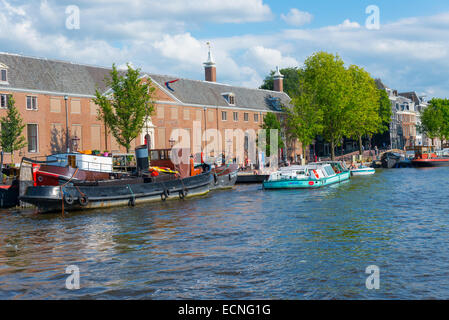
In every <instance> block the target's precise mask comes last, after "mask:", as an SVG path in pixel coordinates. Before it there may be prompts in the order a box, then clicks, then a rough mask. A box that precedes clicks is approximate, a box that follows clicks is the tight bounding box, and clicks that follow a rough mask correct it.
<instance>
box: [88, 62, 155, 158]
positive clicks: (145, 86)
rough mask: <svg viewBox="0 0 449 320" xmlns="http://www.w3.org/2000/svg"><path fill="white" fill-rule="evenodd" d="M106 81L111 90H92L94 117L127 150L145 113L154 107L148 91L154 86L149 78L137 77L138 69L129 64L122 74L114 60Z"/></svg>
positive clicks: (138, 75)
mask: <svg viewBox="0 0 449 320" xmlns="http://www.w3.org/2000/svg"><path fill="white" fill-rule="evenodd" d="M106 83H107V85H108V86H109V87H110V88H111V94H110V95H107V96H105V95H103V94H102V93H101V92H99V91H98V90H96V93H95V96H96V98H95V99H94V100H93V101H94V102H95V103H96V104H97V105H98V106H99V110H98V117H99V118H100V119H101V120H102V121H104V123H105V125H106V126H107V127H108V128H109V131H110V132H111V133H112V135H113V136H114V138H115V139H116V140H117V142H118V143H119V144H120V145H122V146H123V147H125V148H126V152H129V149H130V147H131V142H132V141H133V140H134V139H135V138H137V136H138V135H139V134H140V133H141V131H142V128H143V126H144V123H145V120H146V119H147V116H148V115H151V113H152V112H153V111H154V103H153V100H152V95H153V92H154V90H155V89H154V87H152V86H151V82H150V80H147V81H143V80H142V79H141V77H140V69H133V68H132V67H131V66H130V65H128V70H127V72H126V74H125V75H122V74H120V73H119V71H118V70H117V68H116V66H115V64H114V65H113V66H112V71H111V73H110V78H109V79H106Z"/></svg>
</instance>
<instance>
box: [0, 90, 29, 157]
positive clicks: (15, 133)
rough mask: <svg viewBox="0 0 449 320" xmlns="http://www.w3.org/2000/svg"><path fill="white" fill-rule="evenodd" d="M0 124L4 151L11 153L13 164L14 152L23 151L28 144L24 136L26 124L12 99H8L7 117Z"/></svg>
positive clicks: (0, 138) (0, 136)
mask: <svg viewBox="0 0 449 320" xmlns="http://www.w3.org/2000/svg"><path fill="white" fill-rule="evenodd" d="M0 123H1V131H0V143H1V145H2V150H3V151H5V152H9V153H11V158H12V162H13V163H14V151H17V150H20V149H22V148H23V147H25V146H26V144H27V143H26V140H25V137H24V136H23V135H22V133H23V129H24V128H25V124H23V121H22V117H21V116H20V113H19V111H18V110H17V108H16V107H15V101H14V99H13V98H12V97H9V99H8V112H7V114H6V116H5V117H2V118H1V120H0Z"/></svg>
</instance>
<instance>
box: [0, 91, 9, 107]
mask: <svg viewBox="0 0 449 320" xmlns="http://www.w3.org/2000/svg"><path fill="white" fill-rule="evenodd" d="M9 97H10V95H9V94H0V108H2V109H6V108H8V102H9Z"/></svg>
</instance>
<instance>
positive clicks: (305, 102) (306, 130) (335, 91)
mask: <svg viewBox="0 0 449 320" xmlns="http://www.w3.org/2000/svg"><path fill="white" fill-rule="evenodd" d="M281 73H282V74H284V75H285V79H284V88H286V90H285V91H286V92H287V93H288V94H289V95H290V97H292V104H293V107H292V108H291V109H290V110H287V113H288V121H287V124H288V127H289V132H290V133H291V134H292V135H293V136H294V137H296V138H297V139H298V140H299V141H300V142H301V143H302V145H303V152H305V148H306V147H307V146H308V145H310V144H311V143H312V142H313V140H314V138H315V137H316V136H317V135H321V136H322V137H323V138H324V139H325V140H326V141H327V142H329V143H330V145H331V156H332V159H334V158H335V147H337V146H339V145H340V144H341V141H342V140H343V138H344V137H347V138H349V137H352V138H354V139H357V140H358V141H359V144H360V149H361V141H362V137H364V136H369V137H371V136H372V135H374V134H376V133H382V132H384V131H385V130H387V129H388V126H389V123H390V120H391V106H390V100H389V98H388V95H387V94H386V92H385V90H380V89H378V88H377V85H376V82H375V80H374V79H373V78H372V77H371V76H370V75H369V74H368V73H367V72H366V71H365V70H364V69H362V68H360V67H358V66H355V65H351V66H349V67H348V68H346V67H345V64H344V62H343V60H342V59H341V58H340V57H339V56H338V55H333V54H330V53H327V52H317V53H315V54H313V55H312V56H310V57H308V58H307V59H306V61H305V62H304V66H303V67H302V68H299V69H298V68H288V69H282V70H281ZM273 74H274V71H272V72H271V73H270V75H269V76H268V77H267V78H266V79H265V81H264V83H263V85H262V87H261V88H263V89H272V88H273V82H272V80H273Z"/></svg>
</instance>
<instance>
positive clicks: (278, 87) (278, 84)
mask: <svg viewBox="0 0 449 320" xmlns="http://www.w3.org/2000/svg"><path fill="white" fill-rule="evenodd" d="M273 80H274V91H279V92H284V76H283V75H282V74H281V72H280V71H279V67H276V72H275V73H274V75H273Z"/></svg>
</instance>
